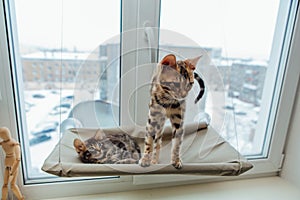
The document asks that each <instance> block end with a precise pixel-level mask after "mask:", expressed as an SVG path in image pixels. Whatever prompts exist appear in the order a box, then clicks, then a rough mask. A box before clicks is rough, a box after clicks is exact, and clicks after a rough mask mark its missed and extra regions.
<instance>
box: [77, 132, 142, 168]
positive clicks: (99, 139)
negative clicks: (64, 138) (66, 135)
mask: <svg viewBox="0 0 300 200" xmlns="http://www.w3.org/2000/svg"><path fill="white" fill-rule="evenodd" d="M73 144H74V147H75V150H76V152H77V153H78V155H79V158H80V159H81V161H82V162H84V163H97V164H134V163H138V161H139V159H140V158H141V151H140V147H139V146H138V144H137V143H136V141H135V140H134V138H133V137H131V136H129V135H128V134H125V133H120V134H114V135H112V134H110V135H106V134H105V133H104V132H102V131H101V130H98V131H97V133H96V134H95V136H93V137H91V138H89V139H87V140H86V141H84V142H83V141H81V140H80V139H75V140H74V143H73Z"/></svg>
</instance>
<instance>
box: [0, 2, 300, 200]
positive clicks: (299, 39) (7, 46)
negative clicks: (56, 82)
mask: <svg viewBox="0 0 300 200" xmlns="http://www.w3.org/2000/svg"><path fill="white" fill-rule="evenodd" d="M125 2H126V3H125ZM129 2H130V3H129ZM121 3H122V5H121V8H122V11H121V13H122V23H123V24H124V23H125V25H124V27H123V30H132V29H136V28H144V25H145V24H144V22H145V20H147V21H148V20H150V23H151V21H152V23H153V26H156V27H159V12H160V0H155V1H151V3H150V1H139V0H132V1H126V0H123V1H121ZM8 5H9V6H11V7H10V8H9V9H11V10H14V5H13V2H9V3H8V0H1V5H0V13H1V14H0V41H3V42H1V43H0V57H1V59H0V71H1V72H2V73H1V74H0V107H1V109H5V110H4V112H3V111H2V112H1V113H8V114H9V116H3V114H1V113H0V121H1V123H2V124H3V125H4V124H5V125H6V126H7V127H8V128H10V130H11V132H12V135H13V137H15V138H17V139H18V140H20V139H21V138H20V135H21V133H22V132H23V130H21V129H20V127H22V126H21V124H20V123H23V122H22V120H21V119H22V118H23V119H24V116H18V115H17V110H19V109H23V108H22V106H21V105H20V104H19V103H18V100H17V99H16V98H17V97H16V96H17V93H16V91H17V90H16V89H15V88H14V86H15V87H18V85H17V84H16V82H15V80H14V79H13V77H16V78H17V79H20V78H22V77H21V76H22V73H18V71H17V72H16V71H14V70H12V68H13V66H15V65H17V64H19V63H15V62H16V61H17V60H18V59H15V57H16V56H17V55H16V54H15V52H18V51H17V50H18V49H16V48H18V47H17V46H12V45H13V44H14V43H17V37H15V36H16V29H15V28H14V27H13V26H12V25H11V24H12V21H14V20H15V19H14V16H13V15H10V16H9V14H8V8H7V7H6V6H8ZM141 6H142V7H143V6H145V7H146V8H147V9H149V8H150V9H149V10H151V9H153V10H154V13H155V14H154V15H153V14H151V12H149V13H148V14H149V16H144V17H145V18H144V19H141V18H140V17H141V15H142V13H143V9H137V8H139V7H141ZM290 6H291V7H290V8H291V11H290V13H289V23H287V24H288V27H287V31H284V33H281V34H285V37H284V38H285V42H284V46H283V48H282V49H277V51H278V52H281V53H280V54H278V52H277V54H276V52H275V55H277V56H281V60H280V61H281V62H280V66H281V67H285V70H282V71H281V72H280V73H279V74H278V76H277V77H282V78H283V83H282V85H280V86H276V88H277V89H276V91H275V95H278V97H279V99H278V102H277V104H276V106H275V107H272V109H276V110H277V112H276V114H275V115H274V116H272V117H274V119H275V121H274V124H273V125H272V127H271V128H272V130H273V135H272V136H270V140H271V142H270V144H271V145H270V147H269V149H268V151H267V152H266V154H267V155H268V156H267V157H266V158H261V159H255V160H251V162H252V163H253V164H254V166H255V167H254V169H253V170H251V171H250V172H249V173H247V174H245V175H242V176H240V177H237V178H248V177H254V176H255V177H256V176H266V175H276V174H277V173H278V172H279V171H280V169H281V165H282V162H283V158H284V154H282V153H283V149H284V144H285V138H286V135H287V133H288V126H289V121H290V117H291V113H292V106H293V103H294V100H295V94H296V89H297V83H298V81H299V67H298V66H299V65H300V61H299V58H298V56H297V55H299V54H300V20H299V19H298V17H297V16H299V9H298V7H299V2H298V1H292V3H291V5H290ZM132 8H136V9H137V10H139V12H138V13H134V12H130V11H131V9H132ZM286 9H288V8H286ZM153 10H152V11H153ZM126 23H129V24H126ZM137 30H138V29H137ZM132 33H133V35H130V36H129V38H136V37H137V36H139V39H140V40H136V42H135V43H131V44H129V46H127V47H126V45H125V43H123V41H124V40H122V47H121V48H122V52H121V55H123V53H124V52H126V51H130V50H132V49H134V48H145V47H146V46H147V45H148V44H147V43H145V41H144V40H142V39H143V37H144V35H142V34H144V33H143V32H139V31H136V32H132ZM155 34H158V33H157V32H155ZM11 36H12V37H11ZM157 37H158V35H157ZM277 37H280V35H277ZM274 38H275V39H274V40H276V36H275V37H274ZM131 45H132V46H131ZM157 45H158V43H157ZM274 51H275V50H274ZM282 53H283V54H282ZM143 57H145V55H138V52H137V53H136V54H134V55H132V57H128V58H122V59H121V67H124V68H122V70H123V72H126V70H131V69H130V68H128V69H126V66H127V67H128V66H136V65H137V64H142V63H143V62H145V63H146V62H147V61H145V60H143ZM139 58H141V60H139ZM156 58H157V57H156ZM5 66H8V67H5ZM123 72H122V73H123ZM136 73H138V71H137V72H136ZM122 85H124V84H121V87H123V86H122ZM136 85H138V82H136V81H132V82H131V83H130V87H132V88H131V89H134V88H135V86H136ZM125 93H126V92H125ZM125 93H122V92H121V96H122V95H124V94H125ZM18 95H21V94H18ZM122 97H123V99H122V100H121V109H122V107H124V108H125V106H122V105H126V103H127V99H128V98H129V97H128V96H122ZM20 98H21V100H22V98H23V97H22V96H20ZM273 103H274V102H273ZM132 109H134V108H132ZM274 113H275V112H274ZM129 115H130V114H129V113H128V111H126V110H121V116H122V117H121V124H122V125H124V124H130V123H131V122H130V121H127V119H128V118H127V117H128V116H129ZM126 116H127V117H126ZM2 124H1V125H2ZM17 133H19V134H17ZM0 157H1V158H3V153H1V154H0ZM2 160H3V159H0V165H1V166H3V161H2ZM22 160H23V161H22V162H23V164H25V163H24V162H25V161H24V160H25V159H22ZM24 171H25V169H24V167H23V165H22V167H21V169H20V175H19V178H18V183H19V185H20V186H21V188H22V191H23V193H24V194H25V196H26V197H27V198H30V199H41V198H54V197H63V196H74V195H86V194H95V193H105V192H115V191H125V190H133V189H142V188H154V187H159V186H170V185H179V184H185V183H192V182H207V181H212V180H224V178H222V177H216V178H212V177H205V176H174V175H172V176H169V175H155V176H143V175H140V176H122V177H120V178H117V179H92V180H90V179H88V180H87V181H85V183H84V184H82V181H80V180H73V179H72V180H68V179H63V180H64V181H62V182H59V181H55V180H56V179H55V180H54V179H53V180H52V179H48V182H44V183H42V184H37V183H36V182H35V181H32V182H28V183H25V180H26V178H27V177H25V173H24ZM1 176H2V172H1V173H0V178H1V180H0V181H2V180H3V179H2V178H3V177H1ZM57 180H59V179H57ZM226 180H228V178H226ZM70 188H72V189H70ZM77 188H78V189H77ZM49 191H51V192H49Z"/></svg>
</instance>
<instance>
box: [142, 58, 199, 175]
mask: <svg viewBox="0 0 300 200" xmlns="http://www.w3.org/2000/svg"><path fill="white" fill-rule="evenodd" d="M200 57H201V56H199V57H196V58H192V59H186V60H183V61H176V57H175V55H173V54H169V55H167V56H165V57H164V58H163V59H162V61H161V62H160V63H159V64H158V65H157V70H156V72H155V73H154V76H153V78H152V84H151V89H150V94H151V100H150V104H149V114H148V122H147V125H146V137H145V147H144V154H143V157H142V158H141V159H140V161H139V164H140V165H141V166H142V167H147V166H150V164H151V163H152V164H156V163H158V160H159V152H160V148H161V144H162V129H163V126H164V123H165V121H166V118H169V119H170V121H171V124H172V150H171V162H172V165H173V166H174V167H175V168H176V169H181V168H182V161H181V158H180V147H181V144H182V139H183V121H184V113H185V107H186V102H185V97H186V96H187V94H188V92H189V91H190V90H191V88H192V86H193V84H194V79H196V80H197V81H198V83H199V85H200V92H199V95H198V96H197V98H196V100H195V103H197V102H198V101H199V100H200V98H201V97H202V96H203V94H204V82H203V80H202V79H201V78H200V77H199V75H198V74H196V73H195V72H194V70H195V69H196V65H197V62H198V60H199V59H200ZM153 143H154V146H153Z"/></svg>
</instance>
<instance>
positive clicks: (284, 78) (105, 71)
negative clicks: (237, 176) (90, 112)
mask: <svg viewBox="0 0 300 200" xmlns="http://www.w3.org/2000/svg"><path fill="white" fill-rule="evenodd" d="M1 2H2V4H1V7H0V10H1V12H0V17H1V21H0V26H1V28H0V40H1V41H6V42H1V43H0V50H1V51H0V58H1V59H0V68H1V74H0V92H1V93H0V108H1V113H0V122H1V123H0V125H1V126H4V125H5V126H8V127H9V128H10V129H11V130H12V132H13V134H14V137H17V138H19V140H20V142H21V144H22V148H23V151H22V153H23V160H22V174H23V177H22V183H24V185H23V187H24V189H23V191H25V193H27V194H28V195H26V196H28V198H30V197H34V198H39V197H44V198H45V197H46V198H47V197H48V198H50V197H54V195H56V197H58V196H59V195H61V196H65V195H78V194H86V193H89V194H91V193H95V192H97V193H99V192H105V191H117V190H120V189H119V188H121V187H122V188H123V189H133V188H136V187H135V184H140V183H142V184H145V187H147V186H146V184H151V183H157V182H168V181H179V182H180V181H181V180H183V179H181V178H179V179H178V178H174V177H173V180H171V179H170V178H169V179H168V178H164V177H163V176H153V177H147V180H146V181H145V179H144V178H143V177H142V176H139V177H134V176H133V177H118V178H115V177H108V178H106V179H90V180H88V181H85V182H84V184H83V183H82V182H81V181H84V180H81V181H80V180H79V179H68V181H67V182H65V183H64V184H60V183H56V182H57V181H58V180H60V179H56V178H51V179H49V176H48V175H47V174H45V173H43V172H42V171H41V170H40V166H41V164H42V162H43V161H44V159H45V158H46V156H47V154H48V153H49V152H50V150H51V149H52V148H53V146H54V145H56V143H57V142H58V140H59V137H60V131H59V130H60V123H62V122H63V120H64V119H66V118H68V115H69V112H70V110H71V109H72V108H74V107H75V106H76V105H78V104H79V103H81V102H85V101H88V100H95V99H100V100H102V101H104V102H108V103H110V104H111V105H114V106H116V109H114V112H116V113H110V114H109V115H107V116H106V117H107V118H109V117H112V118H113V120H109V122H105V123H100V122H99V124H97V125H99V126H101V127H105V126H118V125H132V124H135V125H140V126H143V124H145V118H146V115H147V114H146V113H147V104H145V103H144V102H148V98H149V97H148V90H149V88H148V85H147V84H149V80H150V78H151V74H152V70H153V68H151V67H145V64H147V63H154V62H157V61H158V60H159V59H160V58H161V57H162V56H163V55H164V54H166V53H169V52H172V53H175V54H177V55H179V56H181V57H182V58H186V57H189V56H193V55H194V54H195V52H196V53H198V52H199V53H201V54H205V55H206V57H205V58H206V59H204V60H202V61H200V65H199V66H200V69H199V71H198V72H199V73H200V74H201V75H202V76H203V78H204V80H205V81H206V83H207V91H208V92H207V94H206V96H205V98H204V99H203V100H202V103H201V104H200V105H197V107H196V109H194V110H195V111H196V112H195V113H193V112H192V110H193V109H191V111H190V112H189V116H188V118H189V119H190V120H199V118H200V117H201V116H200V115H198V114H199V112H202V111H206V112H208V113H209V114H210V115H211V117H212V124H211V125H212V126H213V127H214V128H216V129H218V130H219V131H220V132H221V134H222V136H223V137H224V138H225V139H227V140H228V141H229V142H230V143H231V144H232V145H233V146H235V147H237V149H238V150H239V151H241V152H242V153H243V154H244V155H246V156H248V158H251V159H253V160H252V162H253V163H254V165H255V168H254V169H253V170H252V171H251V173H255V174H257V173H273V172H274V173H276V172H278V170H279V168H280V160H281V153H282V149H283V145H284V141H285V135H286V132H287V127H288V121H289V120H288V119H289V116H290V112H291V106H292V103H293V99H294V94H295V89H296V85H295V83H296V81H297V79H298V76H299V72H298V71H297V66H299V65H297V63H295V62H294V61H293V59H294V58H295V56H296V55H299V52H297V49H295V48H294V46H293V45H294V43H296V42H297V41H296V40H293V37H296V36H297V34H299V33H297V32H296V31H294V30H295V29H296V28H297V27H298V28H299V25H298V24H299V20H298V22H296V23H295V19H296V13H297V12H298V10H297V9H298V4H299V3H298V2H297V1H283V0H282V1H276V2H274V1H272V2H271V1H264V2H261V1H248V2H243V3H241V2H240V1H234V0H228V1H208V0H201V1H191V0H186V1H179V0H172V1H171V0H161V1H160V0H153V1H146V0H141V1H140V0H130V1H128V0H123V1H118V0H113V1H97V0H88V1H77V0H76V1H74V0H62V1H53V0H52V1H50V0H49V1H48V0H47V1H38V0H26V1H23V0H15V1H8V0H2V1H1ZM258 5H259V6H258ZM253 13H255V15H254V14H253ZM266 13H268V14H267V15H266ZM121 14H122V16H121ZM237 16H238V17H237ZM108 19H109V20H108ZM28 27H30V29H29V28H28ZM120 27H121V31H122V32H121V34H120ZM151 27H155V28H151ZM113 36H114V37H113ZM298 37H299V36H298ZM108 39H109V40H108ZM120 41H121V42H120ZM151 41H152V42H151ZM292 42H293V43H292ZM298 45H299V44H298ZM149 47H150V48H149ZM33 66H38V67H33ZM154 66H155V64H154V65H153V67H154ZM48 68H49V70H48ZM33 69H34V70H35V72H34V77H31V76H32V74H33V71H31V72H30V71H28V70H33ZM58 75H59V76H62V77H59V78H57V76H58ZM215 76H216V77H217V78H216V79H215ZM120 77H121V78H120ZM220 84H221V85H220ZM287 88H288V89H287ZM62 105H68V106H62ZM145 105H146V106H145ZM137 111H139V112H137ZM234 118H235V119H234ZM219 119H220V120H219ZM223 122H224V126H223ZM235 128H236V129H237V131H236V132H237V133H238V135H236V134H235V133H234V132H235V131H234V129H235ZM17 133H18V134H17ZM38 136H43V137H41V138H39V137H38ZM258 158H259V159H258ZM0 160H1V159H0ZM185 180H190V178H189V177H188V178H186V179H185ZM45 181H46V182H47V183H45ZM63 181H66V180H64V179H63ZM41 182H44V183H45V184H42V185H35V184H34V183H41ZM95 183H97V184H95ZM28 184H32V185H31V186H32V187H33V188H36V189H37V190H35V191H39V194H37V193H38V192H32V191H33V190H32V187H27V186H28ZM99 184H101V189H99V187H100V186H99ZM70 185H72V186H78V185H80V187H81V188H89V189H87V190H84V191H83V190H81V191H78V190H77V191H74V190H72V191H70V190H69V189H68V190H63V188H70V187H69V186H70ZM96 186H97V187H96ZM49 188H51V189H53V191H56V193H55V192H54V193H53V192H52V193H53V194H49V192H47V191H49ZM57 188H59V189H57ZM73 188H76V187H73ZM95 188H97V191H96V190H94V189H95ZM51 191H52V190H51ZM68 192H70V193H69V194H68ZM51 195H52V196H51Z"/></svg>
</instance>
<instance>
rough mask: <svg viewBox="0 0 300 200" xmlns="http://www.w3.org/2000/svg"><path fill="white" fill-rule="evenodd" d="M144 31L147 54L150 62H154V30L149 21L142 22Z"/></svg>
mask: <svg viewBox="0 0 300 200" xmlns="http://www.w3.org/2000/svg"><path fill="white" fill-rule="evenodd" d="M144 32H145V35H146V40H147V42H148V48H149V54H150V55H149V56H150V63H156V60H157V59H156V49H155V44H156V41H155V38H154V31H153V27H151V24H150V22H145V24H144Z"/></svg>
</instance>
